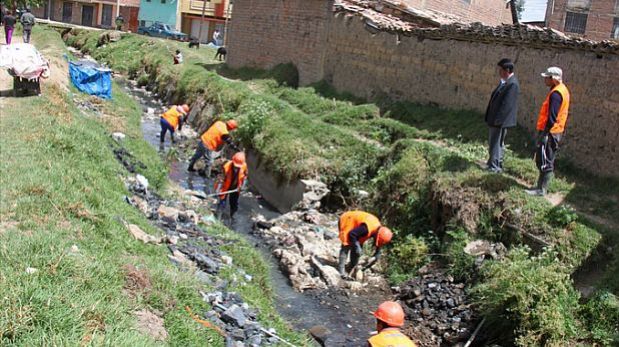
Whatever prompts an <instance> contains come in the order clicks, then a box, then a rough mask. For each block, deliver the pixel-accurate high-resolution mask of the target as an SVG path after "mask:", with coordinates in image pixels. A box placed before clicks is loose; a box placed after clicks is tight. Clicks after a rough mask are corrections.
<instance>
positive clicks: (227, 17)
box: [224, 0, 232, 47]
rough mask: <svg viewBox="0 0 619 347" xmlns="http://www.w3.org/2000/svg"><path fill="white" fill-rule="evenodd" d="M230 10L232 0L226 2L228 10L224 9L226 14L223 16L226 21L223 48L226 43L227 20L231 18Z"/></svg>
mask: <svg viewBox="0 0 619 347" xmlns="http://www.w3.org/2000/svg"><path fill="white" fill-rule="evenodd" d="M231 10H232V0H228V8H227V9H226V13H225V14H224V15H225V16H226V21H225V22H224V47H226V43H227V41H228V20H229V18H230V16H231V12H230V11H231Z"/></svg>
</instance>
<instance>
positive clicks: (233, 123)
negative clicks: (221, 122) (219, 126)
mask: <svg viewBox="0 0 619 347" xmlns="http://www.w3.org/2000/svg"><path fill="white" fill-rule="evenodd" d="M226 127H227V128H228V130H234V129H236V128H238V127H239V124H238V123H237V122H236V121H235V120H234V119H230V120H229V121H227V122H226Z"/></svg>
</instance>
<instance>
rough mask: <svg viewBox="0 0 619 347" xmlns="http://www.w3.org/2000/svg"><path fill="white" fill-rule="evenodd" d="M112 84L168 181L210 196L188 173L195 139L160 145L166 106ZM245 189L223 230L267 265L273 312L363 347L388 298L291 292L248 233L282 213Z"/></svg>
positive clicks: (335, 340) (204, 182)
mask: <svg viewBox="0 0 619 347" xmlns="http://www.w3.org/2000/svg"><path fill="white" fill-rule="evenodd" d="M116 82H117V83H118V84H119V85H120V86H121V87H122V88H123V89H124V90H125V91H126V92H127V93H128V94H130V95H132V96H133V97H134V98H135V99H136V101H137V102H139V103H140V105H141V106H142V108H143V110H144V113H143V117H142V121H141V128H142V133H143V137H144V139H145V140H146V141H148V142H149V143H150V144H151V145H152V146H153V147H155V148H156V149H157V150H158V151H159V153H160V155H161V156H162V158H164V160H165V161H166V162H167V163H168V165H169V179H170V180H172V181H174V182H175V183H177V184H178V185H180V186H181V187H183V188H185V189H191V190H197V191H203V192H204V193H206V194H210V193H213V191H212V190H213V189H212V187H213V181H212V179H208V178H205V177H202V176H200V175H198V174H197V173H190V172H188V171H187V161H188V160H187V159H188V156H190V155H191V154H193V149H194V148H195V144H194V143H197V141H198V140H197V139H194V138H188V139H181V138H178V136H177V143H176V144H175V145H172V144H171V142H170V138H169V135H167V136H166V141H165V145H164V146H161V145H160V141H159V132H160V125H159V117H158V116H159V114H160V113H161V111H162V110H163V109H164V107H165V105H164V104H162V103H161V102H160V101H159V100H157V99H156V98H155V97H154V96H153V94H152V93H150V92H148V91H147V90H146V89H144V88H137V87H134V86H133V84H132V83H131V82H128V81H126V80H123V79H116ZM148 108H151V109H154V110H155V114H154V116H153V114H152V113H151V114H150V115H148V114H147V112H146V110H147V109H148ZM186 126H187V125H186ZM183 143H186V144H187V145H188V146H187V147H188V150H187V152H184V151H183V150H182V149H180V148H182V147H183V146H182V144H183ZM173 148H176V150H174V149H173ZM170 149H173V150H172V151H173V153H172V155H168V153H169V152H170ZM250 174H251V172H250ZM249 190H250V192H245V193H243V194H242V195H241V199H240V206H239V211H238V212H237V214H236V215H235V219H234V220H233V221H232V222H228V223H226V225H227V226H228V227H229V228H230V229H232V230H234V231H236V232H237V233H239V234H241V235H242V236H244V237H245V239H246V240H248V241H249V242H250V243H251V244H253V245H255V246H256V247H257V248H258V249H259V250H260V251H261V253H262V255H263V257H264V259H265V260H266V261H267V263H268V264H269V266H270V277H271V284H272V287H273V290H274V294H275V303H276V308H277V310H278V312H279V313H280V315H281V316H282V317H283V318H284V319H285V320H286V321H288V322H289V323H290V325H291V326H292V327H293V328H295V329H296V330H299V331H308V330H309V329H311V328H313V327H317V326H323V327H326V328H328V330H329V331H330V333H328V334H327V335H328V341H327V342H326V345H327V346H364V345H365V344H366V342H365V341H366V340H367V338H368V336H369V334H370V332H371V331H373V330H374V329H375V320H374V318H373V317H372V316H371V315H370V314H369V311H371V310H373V309H375V307H376V306H377V305H378V303H380V301H381V300H383V299H386V298H385V297H384V293H375V295H370V296H363V297H359V296H357V295H355V294H350V295H348V294H347V293H344V292H341V291H339V290H326V291H325V290H323V291H318V290H309V291H305V292H304V293H299V292H297V291H295V290H294V289H293V288H292V286H291V285H290V283H289V280H288V278H287V277H286V276H285V275H284V274H283V273H282V272H281V271H280V270H279V264H278V261H277V259H275V258H274V257H273V256H272V255H271V252H270V250H269V249H268V247H267V246H266V244H265V243H264V242H262V240H261V239H260V238H258V237H257V236H254V235H253V234H252V228H253V225H254V222H253V220H252V216H253V215H254V214H256V213H259V214H262V215H264V216H265V217H266V218H267V219H271V218H275V217H277V216H279V215H280V214H279V213H278V212H277V211H276V210H275V209H274V208H272V207H271V206H269V204H268V203H267V202H266V201H264V200H263V199H261V197H260V195H259V193H258V192H252V191H251V190H252V188H251V187H250V189H249Z"/></svg>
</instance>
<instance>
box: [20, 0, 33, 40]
mask: <svg viewBox="0 0 619 347" xmlns="http://www.w3.org/2000/svg"><path fill="white" fill-rule="evenodd" d="M19 21H20V22H21V25H22V27H23V29H24V33H23V38H24V43H30V34H31V33H32V27H33V26H34V24H35V22H36V19H35V18H34V15H33V14H32V13H30V7H26V12H24V14H22V16H21V18H20V19H19Z"/></svg>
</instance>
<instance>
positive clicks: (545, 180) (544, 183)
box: [539, 171, 552, 196]
mask: <svg viewBox="0 0 619 347" xmlns="http://www.w3.org/2000/svg"><path fill="white" fill-rule="evenodd" d="M551 179H552V171H551V172H544V173H542V176H541V179H540V185H539V190H540V192H541V195H542V196H543V195H546V193H548V186H549V185H550V180H551Z"/></svg>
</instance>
